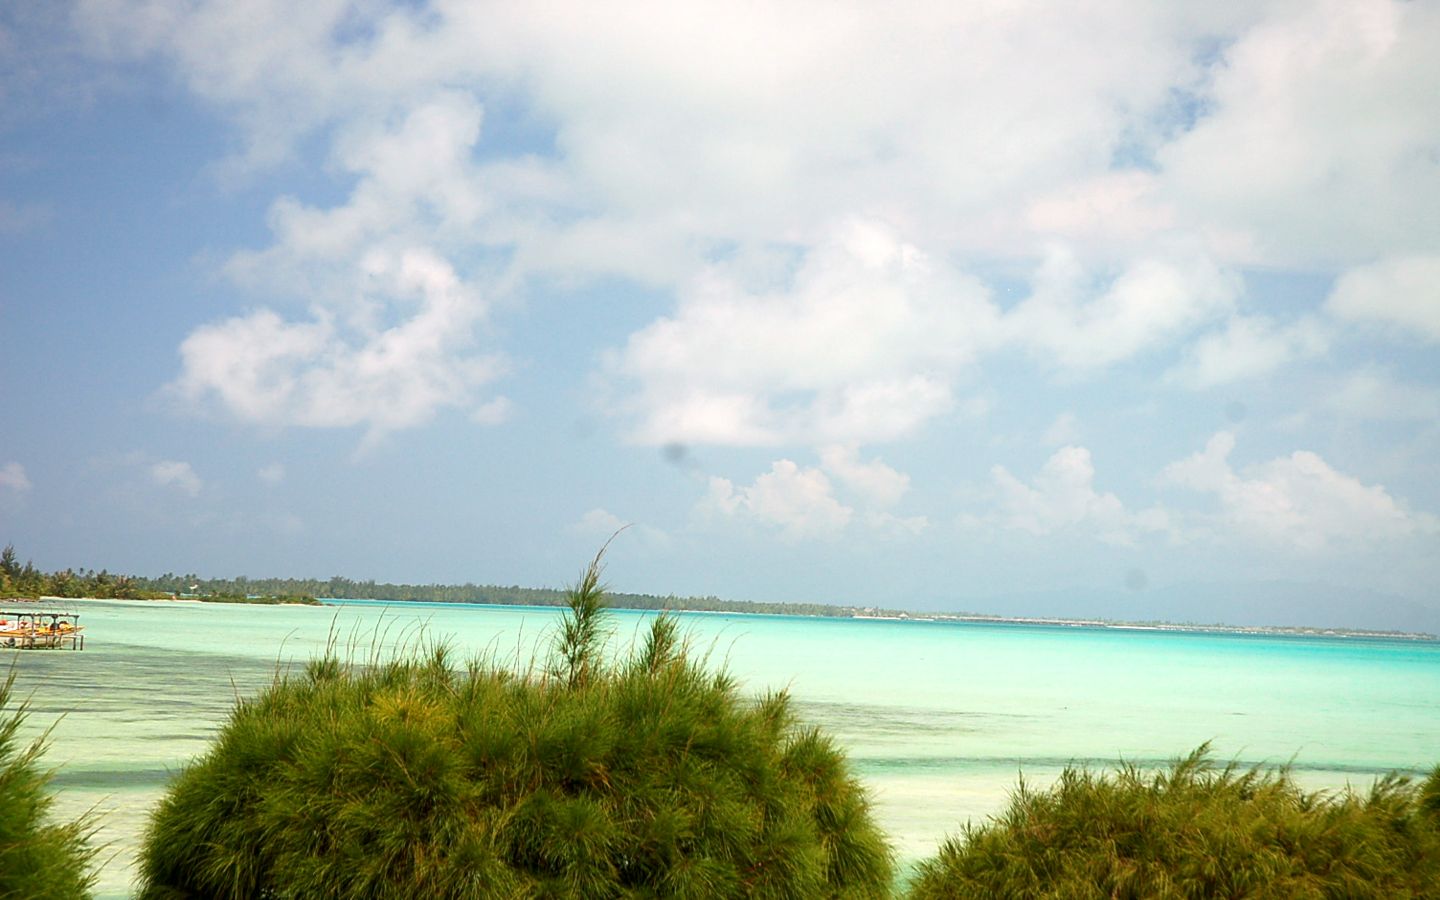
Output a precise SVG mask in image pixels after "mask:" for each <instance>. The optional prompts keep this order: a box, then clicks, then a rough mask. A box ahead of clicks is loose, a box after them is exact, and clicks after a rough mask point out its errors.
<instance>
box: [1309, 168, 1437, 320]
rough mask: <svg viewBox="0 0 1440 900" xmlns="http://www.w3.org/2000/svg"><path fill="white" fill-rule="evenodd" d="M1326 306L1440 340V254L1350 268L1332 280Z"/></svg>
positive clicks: (1340, 314)
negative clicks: (1334, 281)
mask: <svg viewBox="0 0 1440 900" xmlns="http://www.w3.org/2000/svg"><path fill="white" fill-rule="evenodd" d="M1436 196H1440V194H1437V195H1436ZM1325 307H1326V309H1328V310H1329V311H1330V312H1331V314H1333V315H1335V316H1337V317H1339V318H1341V319H1348V320H1350V321H1355V322H1376V323H1383V324H1388V325H1393V326H1398V327H1400V328H1403V329H1407V330H1409V331H1411V332H1414V333H1415V334H1416V335H1418V336H1419V337H1421V338H1422V339H1425V340H1429V341H1433V342H1440V256H1409V257H1399V258H1391V259H1385V260H1381V261H1380V262H1377V263H1373V264H1371V265H1367V266H1359V267H1357V268H1354V269H1351V270H1350V271H1348V272H1346V273H1345V274H1344V275H1342V276H1341V277H1340V279H1339V280H1338V281H1337V282H1336V283H1335V288H1334V290H1332V291H1331V292H1330V297H1329V299H1328V300H1326V301H1325Z"/></svg>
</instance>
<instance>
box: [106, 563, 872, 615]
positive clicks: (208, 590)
mask: <svg viewBox="0 0 1440 900" xmlns="http://www.w3.org/2000/svg"><path fill="white" fill-rule="evenodd" d="M135 583H136V584H137V585H139V586H141V587H143V588H145V589H147V590H152V591H157V592H160V593H165V594H170V593H174V594H183V593H187V592H189V593H196V592H198V593H203V594H227V595H247V594H248V595H253V594H261V595H267V596H303V597H318V598H320V599H322V600H393V601H397V602H405V601H418V602H424V603H491V604H496V605H501V606H565V605H567V604H568V603H569V602H570V601H569V592H568V591H564V590H560V589H556V588H527V587H520V586H518V585H510V586H509V587H503V586H500V585H493V584H468V583H467V584H389V583H383V582H375V581H356V580H354V579H350V578H343V577H341V576H339V575H337V576H335V577H334V578H328V579H320V578H244V577H241V578H201V577H200V576H198V575H193V574H191V575H176V574H173V573H166V574H164V575H161V576H160V577H158V578H136V579H135ZM606 597H607V600H608V602H609V604H610V605H611V606H614V607H620V608H623V609H653V610H682V609H683V610H700V611H705V612H731V613H760V614H771V615H789V616H831V617H843V618H848V617H851V616H854V615H857V614H859V613H862V612H863V613H869V614H878V615H893V616H898V615H899V614H900V610H877V609H862V608H860V607H855V606H831V605H829V604H826V603H758V602H753V601H748V600H722V599H720V598H719V597H714V596H705V597H681V596H677V595H675V594H668V595H664V596H662V595H659V594H625V593H607V594H606Z"/></svg>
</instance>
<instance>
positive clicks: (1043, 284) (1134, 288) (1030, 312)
mask: <svg viewBox="0 0 1440 900" xmlns="http://www.w3.org/2000/svg"><path fill="white" fill-rule="evenodd" d="M1094 282H1095V277H1094V275H1093V274H1092V273H1091V272H1089V271H1087V270H1086V268H1085V266H1084V265H1083V264H1082V262H1081V260H1080V259H1079V258H1078V257H1077V256H1076V255H1075V254H1074V253H1073V252H1071V251H1070V250H1068V249H1066V248H1063V247H1059V246H1053V247H1051V249H1050V251H1049V253H1048V254H1047V256H1046V259H1045V262H1044V264H1043V265H1042V266H1041V267H1040V269H1039V271H1038V272H1037V273H1036V275H1035V278H1034V281H1033V283H1032V291H1031V295H1030V296H1029V297H1028V298H1026V299H1025V300H1024V301H1023V302H1022V303H1020V304H1019V305H1018V306H1017V307H1016V308H1015V309H1014V310H1012V311H1011V312H1010V313H1008V314H1007V315H1006V316H1005V320H1004V328H1005V332H1006V334H1007V336H1008V337H1009V338H1010V339H1011V340H1013V341H1015V342H1017V343H1019V344H1021V345H1022V346H1025V347H1028V348H1030V349H1031V350H1032V351H1033V352H1034V353H1035V354H1036V355H1037V356H1038V357H1040V358H1041V359H1043V360H1045V361H1046V362H1048V363H1051V364H1055V365H1059V366H1061V367H1064V368H1071V369H1087V368H1095V367H1101V366H1107V365H1112V364H1114V363H1118V362H1122V361H1124V360H1127V359H1130V358H1132V357H1134V356H1136V355H1138V354H1141V353H1144V352H1146V351H1148V350H1151V349H1154V348H1155V347H1156V346H1158V345H1161V344H1164V343H1166V342H1169V341H1173V340H1175V339H1177V338H1179V337H1181V336H1183V335H1184V334H1185V333H1187V332H1188V331H1189V330H1190V329H1193V328H1194V327H1196V326H1198V325H1201V324H1204V323H1205V322H1207V321H1210V320H1212V319H1214V318H1216V317H1217V316H1220V315H1223V314H1225V313H1226V312H1227V311H1228V310H1229V309H1230V307H1231V304H1232V303H1233V301H1234V297H1235V294H1236V291H1237V285H1236V282H1235V280H1234V279H1233V278H1232V277H1230V276H1228V275H1226V274H1225V273H1224V272H1222V271H1221V270H1220V269H1218V268H1217V267H1216V266H1215V265H1214V264H1213V263H1212V262H1210V261H1209V260H1208V259H1206V258H1205V257H1204V256H1203V255H1202V256H1191V257H1189V258H1185V257H1177V258H1175V259H1162V258H1153V259H1141V260H1137V261H1135V262H1133V263H1131V264H1129V265H1128V266H1127V267H1126V268H1125V269H1124V271H1122V272H1120V273H1119V274H1118V275H1116V276H1115V277H1114V278H1113V280H1111V281H1109V283H1108V284H1103V285H1102V287H1101V288H1100V289H1099V290H1098V291H1095V290H1094V289H1093V285H1094ZM1091 293H1094V296H1088V295H1089V294H1091Z"/></svg>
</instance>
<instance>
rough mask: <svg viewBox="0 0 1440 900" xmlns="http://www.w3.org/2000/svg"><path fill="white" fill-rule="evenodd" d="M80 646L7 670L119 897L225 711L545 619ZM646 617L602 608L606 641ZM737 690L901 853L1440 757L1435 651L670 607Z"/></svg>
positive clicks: (116, 638) (1330, 781) (154, 616)
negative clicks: (1054, 791) (1082, 801)
mask: <svg viewBox="0 0 1440 900" xmlns="http://www.w3.org/2000/svg"><path fill="white" fill-rule="evenodd" d="M69 606H70V607H71V608H72V609H74V610H75V611H78V612H79V613H80V614H81V622H82V624H84V625H85V626H86V649H85V650H84V651H82V652H76V653H71V652H46V653H39V652H35V653H24V654H20V655H18V658H17V664H18V667H19V669H18V674H19V677H18V681H19V695H20V696H27V695H28V696H30V697H31V701H32V703H31V715H30V719H29V722H28V730H29V732H30V733H31V734H36V733H38V732H39V731H41V730H43V729H44V728H45V727H47V726H49V725H51V724H53V725H54V730H53V731H52V733H51V747H50V750H49V752H48V753H47V755H46V757H45V761H46V763H47V764H48V765H50V766H52V767H58V774H57V778H56V782H55V783H56V786H57V788H59V790H60V796H59V800H58V802H57V808H58V812H59V813H60V815H62V816H73V815H75V814H77V813H78V812H81V811H83V810H86V809H90V808H95V809H96V810H97V812H98V813H99V814H100V825H101V830H100V835H101V839H102V840H104V841H108V842H109V846H108V848H107V851H106V854H105V856H106V857H107V858H108V862H107V865H106V866H105V868H104V870H103V871H102V874H101V881H100V883H99V885H98V895H99V896H101V897H125V896H128V895H129V892H130V890H129V885H130V883H131V879H132V877H133V860H134V855H135V852H136V848H137V847H138V844H139V841H140V835H141V832H142V831H143V828H144V823H145V819H146V816H147V815H148V813H149V810H150V809H151V808H152V807H153V805H154V804H155V802H156V801H157V800H158V799H159V798H160V796H161V795H162V793H163V791H164V786H165V783H166V780H167V779H168V778H169V777H170V775H171V773H173V772H174V771H176V770H177V769H178V768H179V767H181V766H183V765H184V764H185V763H186V762H187V761H188V760H190V759H193V758H194V757H195V756H197V755H199V754H201V753H203V752H204V750H205V749H206V747H207V745H208V742H209V740H210V739H211V737H212V736H213V734H214V733H215V730H216V729H217V728H218V727H219V726H220V725H221V724H222V723H223V722H224V720H225V717H226V715H227V713H228V711H229V709H230V708H231V706H232V705H233V703H234V700H235V698H236V697H237V696H245V695H248V694H251V693H254V692H255V691H257V690H259V689H260V688H261V687H263V686H264V685H265V684H266V683H268V682H269V681H270V680H271V679H272V678H273V677H274V676H275V672H276V670H277V667H283V666H286V665H288V664H291V663H292V662H295V661H300V662H303V661H304V660H307V659H309V658H311V657H312V656H314V655H317V654H319V653H322V652H323V651H324V649H325V647H326V646H327V644H329V643H335V644H338V645H339V646H340V648H341V650H342V652H350V653H352V654H354V655H356V656H359V657H361V658H364V657H367V656H369V655H370V654H372V653H378V654H381V655H383V654H386V653H389V652H393V650H394V649H395V648H396V647H397V646H400V645H405V644H412V645H413V644H414V643H415V641H416V640H417V639H422V640H423V639H443V640H446V641H448V642H450V643H451V644H452V645H453V646H454V648H455V650H456V651H457V652H458V653H459V655H460V656H462V657H465V656H474V655H483V656H487V657H489V658H491V659H494V660H497V661H499V662H501V663H503V664H507V665H514V664H516V663H517V661H518V663H519V664H522V665H523V664H528V663H529V662H530V661H531V660H533V659H535V658H537V656H538V655H542V654H543V652H544V650H545V649H546V647H548V641H549V638H550V635H551V633H552V630H553V628H554V626H555V623H556V622H557V620H558V617H559V614H560V610H558V609H552V608H537V607H502V606H481V605H470V604H424V603H400V604H385V603H378V602H368V601H352V602H345V603H339V604H335V605H329V606H325V607H307V606H249V605H230V604H203V603H195V602H143V601H81V602H73V603H70V604H69ZM652 615H653V613H647V612H635V611H624V610H619V611H616V612H615V614H614V619H613V625H614V630H613V637H612V642H613V644H614V645H615V649H616V651H617V652H624V650H625V649H626V648H627V647H628V646H629V645H630V643H631V642H632V641H634V640H635V639H636V638H637V637H638V635H639V634H640V633H642V631H643V629H644V627H645V623H646V622H647V621H648V619H649V617H650V616H652ZM682 625H683V628H684V629H685V630H686V631H687V632H688V634H689V635H690V640H691V642H692V644H693V646H694V647H695V648H696V649H697V650H698V651H699V652H702V653H706V654H708V655H709V656H710V658H711V659H712V661H713V662H714V664H716V665H724V666H726V667H727V668H728V669H729V670H730V671H731V672H732V674H734V675H735V676H736V677H737V678H738V679H739V680H740V682H741V684H742V685H743V687H744V689H745V690H746V691H748V692H752V693H758V692H761V691H765V690H780V689H787V690H789V691H790V692H791V694H792V695H793V697H794V698H795V700H796V703H795V708H796V710H797V712H799V714H800V715H801V716H802V717H803V718H804V719H806V720H808V721H809V722H811V723H813V724H817V725H820V726H821V727H823V728H824V729H825V730H826V731H828V732H829V733H830V734H831V735H833V736H834V737H835V738H836V739H837V741H838V742H839V743H840V744H841V746H843V747H844V748H845V750H846V751H847V753H848V755H849V757H850V759H851V762H852V764H853V766H854V768H855V770H856V772H857V774H859V775H860V777H861V778H862V779H863V780H864V781H865V782H866V783H867V784H868V785H869V786H870V789H871V790H872V792H873V795H874V799H875V806H876V813H877V818H878V819H879V821H880V824H881V826H882V827H883V828H884V829H885V830H886V832H887V833H888V834H889V835H890V836H891V839H892V841H893V842H894V844H895V846H896V849H897V852H898V854H899V856H900V858H901V860H902V862H913V861H914V860H916V859H919V858H922V857H924V856H927V855H929V854H930V853H933V852H934V850H935V847H936V846H937V844H938V843H939V841H940V840H941V839H942V838H943V837H944V836H945V835H946V834H948V833H952V832H954V831H956V830H958V828H959V827H960V825H961V824H962V823H964V822H965V821H966V820H976V821H978V820H980V819H983V818H984V817H985V816H988V815H991V814H994V813H996V812H998V811H999V810H1000V809H1001V808H1003V806H1004V804H1005V802H1006V797H1007V793H1008V791H1010V790H1011V789H1012V788H1013V787H1014V785H1015V781H1016V777H1017V775H1018V774H1020V773H1022V772H1023V774H1024V776H1025V779H1026V781H1027V782H1028V783H1031V784H1035V785H1048V784H1049V783H1050V781H1052V780H1053V779H1054V778H1055V777H1056V776H1057V775H1058V774H1059V772H1060V770H1061V768H1062V767H1063V766H1064V765H1066V764H1067V763H1069V762H1072V761H1074V762H1082V763H1085V764H1088V765H1091V766H1094V767H1102V766H1108V765H1112V764H1114V763H1116V762H1118V761H1120V760H1127V761H1131V762H1136V763H1139V764H1142V765H1150V764H1162V763H1164V762H1167V761H1169V760H1170V759H1172V758H1174V757H1175V756H1178V755H1182V754H1184V753H1186V752H1188V751H1189V750H1191V749H1193V748H1194V747H1195V746H1196V745H1198V744H1200V743H1201V742H1203V741H1207V740H1208V741H1211V742H1212V744H1213V746H1214V748H1215V753H1216V755H1217V757H1219V758H1221V759H1231V758H1234V759H1237V760H1239V761H1241V762H1242V763H1246V764H1249V763H1270V764H1283V763H1286V762H1287V761H1288V762H1290V763H1291V764H1292V766H1293V771H1294V772H1295V774H1296V777H1297V780H1299V781H1300V782H1301V783H1302V784H1305V785H1306V786H1308V787H1312V788H1331V789H1338V788H1343V787H1344V786H1346V785H1347V784H1353V785H1355V786H1357V787H1362V788H1363V787H1365V786H1368V784H1369V783H1370V782H1371V781H1373V780H1374V779H1375V777H1377V776H1378V775H1381V774H1383V773H1385V772H1389V771H1392V770H1399V771H1402V772H1406V773H1411V774H1420V773H1421V772H1424V771H1428V769H1429V768H1430V767H1432V766H1434V765H1435V764H1436V763H1440V703H1437V701H1436V699H1435V698H1437V697H1440V642H1428V641H1405V640H1386V639H1376V638H1357V637H1346V638H1340V637H1334V638H1325V637H1308V636H1307V637H1299V636H1286V635H1246V634H1233V633H1208V632H1163V631H1128V630H1115V629H1102V628H1080V627H1063V626H1037V625H1007V624H996V623H984V624H981V623H951V622H926V621H913V620H912V621H901V620H875V619H815V618H804V617H793V616H764V615H726V614H715V613H691V614H682Z"/></svg>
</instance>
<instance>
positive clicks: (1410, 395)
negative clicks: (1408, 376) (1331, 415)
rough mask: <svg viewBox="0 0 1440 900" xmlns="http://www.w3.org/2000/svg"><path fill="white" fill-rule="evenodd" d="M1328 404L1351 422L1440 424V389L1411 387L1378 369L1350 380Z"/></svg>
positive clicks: (1358, 374) (1347, 380)
mask: <svg viewBox="0 0 1440 900" xmlns="http://www.w3.org/2000/svg"><path fill="white" fill-rule="evenodd" d="M1326 404H1327V405H1328V406H1329V407H1330V408H1331V409H1333V410H1335V411H1336V412H1338V413H1340V414H1341V415H1343V416H1346V417H1348V418H1352V419H1372V420H1375V419H1389V420H1397V421H1403V420H1412V421H1417V422H1440V388H1436V387H1434V386H1431V385H1420V384H1412V383H1410V382H1406V381H1401V380H1398V379H1396V378H1395V377H1394V376H1392V375H1390V374H1389V373H1387V372H1385V371H1383V370H1379V369H1363V370H1361V371H1358V372H1353V373H1351V374H1350V375H1349V376H1347V377H1346V378H1345V379H1344V380H1343V381H1342V382H1341V384H1340V386H1339V388H1338V389H1337V390H1334V391H1331V392H1329V393H1328V394H1327V395H1326Z"/></svg>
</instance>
